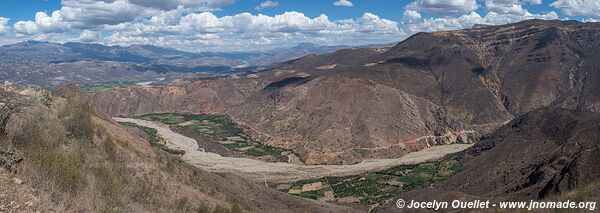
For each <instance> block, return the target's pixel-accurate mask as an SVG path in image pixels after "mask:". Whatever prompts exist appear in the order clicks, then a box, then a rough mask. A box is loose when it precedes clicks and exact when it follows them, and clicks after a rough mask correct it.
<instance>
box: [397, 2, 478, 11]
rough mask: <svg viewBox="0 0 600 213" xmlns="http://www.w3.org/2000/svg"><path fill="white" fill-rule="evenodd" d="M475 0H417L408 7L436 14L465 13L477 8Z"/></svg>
mask: <svg viewBox="0 0 600 213" xmlns="http://www.w3.org/2000/svg"><path fill="white" fill-rule="evenodd" d="M477 8H479V5H478V4H477V1H475V0H417V1H414V2H412V3H410V4H409V5H408V6H407V9H409V10H414V11H420V12H427V13H434V14H465V13H470V12H472V11H475V10H477Z"/></svg>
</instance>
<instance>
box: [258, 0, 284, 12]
mask: <svg viewBox="0 0 600 213" xmlns="http://www.w3.org/2000/svg"><path fill="white" fill-rule="evenodd" d="M272 7H279V2H277V1H270V0H269V1H265V2H262V3H260V4H259V5H258V6H256V8H255V9H256V10H263V9H266V8H272Z"/></svg>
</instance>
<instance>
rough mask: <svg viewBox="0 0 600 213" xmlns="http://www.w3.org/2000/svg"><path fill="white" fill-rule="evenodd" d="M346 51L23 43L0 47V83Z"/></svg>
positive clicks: (120, 75) (247, 64)
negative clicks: (197, 49)
mask: <svg viewBox="0 0 600 213" xmlns="http://www.w3.org/2000/svg"><path fill="white" fill-rule="evenodd" d="M347 47H348V46H322V45H317V44H310V43H302V44H299V45H297V46H294V47H291V48H279V49H274V50H269V51H258V52H199V53H192V52H184V51H179V50H176V49H172V48H163V47H156V46H149V45H132V46H128V47H122V46H105V45H101V44H87V43H73V42H69V43H65V44H58V43H49V42H38V41H26V42H21V43H17V44H11V45H6V46H2V47H0V81H13V82H16V83H21V84H26V85H38V86H55V85H60V84H63V83H65V82H66V81H75V82H77V83H92V82H103V81H122V80H131V79H138V78H153V77H159V76H165V75H171V74H178V73H198V72H207V73H213V74H215V73H216V74H218V73H229V72H244V71H251V70H255V69H257V68H259V67H263V66H267V65H270V64H272V63H276V62H281V61H286V60H290V59H295V58H299V57H302V56H305V55H308V54H323V53H330V52H333V51H335V50H339V49H342V48H347Z"/></svg>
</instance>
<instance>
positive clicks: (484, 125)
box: [93, 20, 600, 164]
mask: <svg viewBox="0 0 600 213" xmlns="http://www.w3.org/2000/svg"><path fill="white" fill-rule="evenodd" d="M598 36H600V24H599V23H580V22H575V21H542V20H529V21H524V22H520V23H516V24H509V25H503V26H491V27H483V28H477V29H468V30H458V31H448V32H434V33H419V34H416V35H414V36H412V37H411V38H409V39H407V40H405V41H403V42H401V43H400V44H398V45H396V46H394V47H391V48H353V49H345V50H340V51H337V52H335V53H331V54H325V55H319V56H316V55H310V56H306V57H303V58H300V59H297V60H292V61H288V62H285V63H281V64H278V65H275V66H271V67H269V69H266V70H263V71H260V72H254V73H247V74H244V75H231V76H229V77H227V78H216V79H195V80H191V81H177V82H174V83H173V84H172V85H168V86H164V87H155V88H139V87H132V88H121V89H114V90H107V91H103V92H99V93H97V94H95V95H94V97H93V100H94V103H95V104H96V105H98V106H99V107H100V108H101V109H102V110H104V111H106V112H108V113H109V114H111V115H139V114H147V113H158V112H183V113H207V112H208V113H227V114H229V115H230V116H232V117H233V119H234V120H236V121H237V122H238V123H240V124H243V125H245V126H246V127H247V129H248V130H249V132H252V133H253V134H254V136H255V137H256V138H258V139H260V141H262V142H264V143H267V144H269V145H272V146H277V147H281V148H286V149H292V150H294V151H295V152H296V153H298V154H299V156H300V157H301V158H302V159H303V160H304V161H305V162H307V163H309V164H321V163H335V164H347V163H356V162H360V161H362V160H364V159H370V158H393V157H398V156H400V155H403V154H404V153H406V152H410V151H414V150H419V149H422V148H424V147H427V146H431V145H435V144H441V143H456V142H472V141H474V140H475V139H476V138H477V137H478V135H480V134H481V133H488V132H491V131H493V130H495V129H497V128H498V127H500V126H502V125H504V124H506V123H508V122H509V121H510V120H511V119H513V118H514V117H516V116H519V115H521V114H523V113H527V112H530V111H533V110H536V109H538V108H540V107H545V106H556V107H563V108H566V109H573V110H579V111H592V112H598V111H599V110H600V93H599V92H598V91H600V88H599V87H598V85H600V71H599V70H598V67H600V64H599V63H600V60H599V59H600V52H598V49H600V42H598V40H597V39H596V38H597V37H598Z"/></svg>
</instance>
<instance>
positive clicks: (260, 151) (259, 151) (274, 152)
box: [246, 144, 284, 157]
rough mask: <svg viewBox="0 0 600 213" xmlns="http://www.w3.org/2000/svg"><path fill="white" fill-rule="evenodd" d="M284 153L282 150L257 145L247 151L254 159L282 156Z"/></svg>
mask: <svg viewBox="0 0 600 213" xmlns="http://www.w3.org/2000/svg"><path fill="white" fill-rule="evenodd" d="M282 152H284V151H283V150H281V149H277V148H273V147H270V146H265V145H262V144H256V145H255V147H254V148H251V149H249V150H247V151H246V154H248V155H250V156H254V157H261V156H266V155H271V156H281V153H282Z"/></svg>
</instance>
